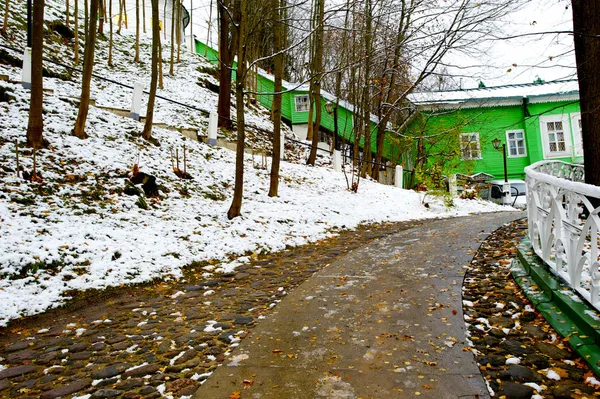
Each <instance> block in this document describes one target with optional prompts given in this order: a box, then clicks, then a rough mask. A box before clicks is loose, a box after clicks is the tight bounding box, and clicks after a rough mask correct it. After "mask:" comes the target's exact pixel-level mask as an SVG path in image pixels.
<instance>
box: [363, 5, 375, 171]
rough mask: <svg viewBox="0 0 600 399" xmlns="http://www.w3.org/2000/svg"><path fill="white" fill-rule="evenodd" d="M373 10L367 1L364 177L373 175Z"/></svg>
mask: <svg viewBox="0 0 600 399" xmlns="http://www.w3.org/2000/svg"><path fill="white" fill-rule="evenodd" d="M372 13H373V9H372V7H371V0H366V1H365V48H364V54H365V61H364V63H365V76H364V78H363V79H364V81H363V123H364V124H365V128H364V137H365V139H364V141H363V156H364V162H363V165H362V177H366V175H367V174H368V175H371V173H372V163H371V160H372V158H373V152H372V151H373V150H372V145H371V109H370V107H369V104H370V100H371V90H370V77H371V76H370V75H371V35H372V28H373V23H372V22H373V15H372Z"/></svg>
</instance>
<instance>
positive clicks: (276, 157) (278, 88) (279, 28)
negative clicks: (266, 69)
mask: <svg viewBox="0 0 600 399" xmlns="http://www.w3.org/2000/svg"><path fill="white" fill-rule="evenodd" d="M285 5H286V4H285V0H272V7H273V51H274V53H275V54H277V55H276V56H275V58H274V60H273V64H274V69H275V70H274V73H275V87H274V90H275V96H274V97H273V160H272V161H271V176H270V184H269V197H277V195H278V190H279V166H280V163H281V155H282V154H281V103H282V94H281V92H282V90H283V62H284V60H283V52H282V51H283V48H284V47H283V46H284V38H283V36H284V35H285V30H284V27H283V21H282V18H283V10H284V9H285Z"/></svg>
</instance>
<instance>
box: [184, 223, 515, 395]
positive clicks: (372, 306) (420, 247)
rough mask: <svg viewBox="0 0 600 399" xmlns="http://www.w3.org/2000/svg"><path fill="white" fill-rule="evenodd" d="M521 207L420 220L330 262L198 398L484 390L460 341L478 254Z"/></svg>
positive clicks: (252, 335)
mask: <svg viewBox="0 0 600 399" xmlns="http://www.w3.org/2000/svg"><path fill="white" fill-rule="evenodd" d="M521 216H522V214H521V213H498V214H484V215H477V216H471V217H466V218H458V219H444V220H433V221H426V222H423V225H422V226H420V227H418V228H411V229H407V230H403V231H400V232H398V233H396V234H392V235H388V236H386V237H383V238H382V239H380V240H377V241H375V242H372V243H370V244H369V245H366V246H364V247H362V248H360V249H357V250H355V251H352V252H350V253H348V254H347V255H345V256H343V257H340V258H338V259H336V260H335V261H334V262H333V263H332V264H330V265H328V266H327V267H325V268H323V269H322V270H320V271H319V272H317V273H316V274H315V275H313V276H312V277H311V278H310V279H309V280H307V281H306V282H304V283H303V284H302V285H301V286H299V287H298V288H297V289H295V290H294V291H293V292H292V293H290V294H289V295H288V296H287V297H286V298H285V299H283V300H282V301H281V303H280V304H278V306H277V307H276V311H275V313H274V314H273V315H271V316H269V318H268V319H267V320H264V321H263V322H261V323H259V324H258V325H257V326H256V328H255V329H253V330H252V332H251V333H250V335H249V336H248V337H247V338H246V339H245V340H244V341H243V342H242V343H241V345H240V346H239V348H237V349H236V350H235V351H234V352H233V353H232V356H231V358H230V360H229V361H228V363H226V365H225V366H223V367H220V368H218V369H217V370H216V371H215V372H214V374H213V375H212V376H211V377H210V378H209V379H208V380H207V381H206V382H205V383H204V385H202V387H201V388H200V389H199V390H198V391H197V393H196V394H195V396H194V398H195V399H201V398H215V399H216V398H238V397H242V398H244V397H247V398H261V399H266V398H295V399H302V398H307V399H308V398H393V397H395V398H401V397H413V396H421V397H428V398H457V397H471V398H485V397H489V395H488V391H487V389H486V386H485V383H484V381H483V379H482V377H481V375H480V373H479V369H478V367H477V364H476V363H475V361H474V359H473V354H472V353H471V351H470V350H467V349H466V348H465V347H466V346H467V343H466V342H465V323H464V321H463V312H462V296H461V288H462V282H463V278H464V274H465V269H466V266H467V265H469V263H470V261H471V259H472V257H473V253H474V250H475V249H476V248H477V247H478V246H479V245H480V243H481V242H482V241H483V240H484V239H485V238H486V236H487V235H488V234H490V233H491V232H492V231H494V230H495V229H497V228H498V227H500V226H502V224H504V223H506V222H509V221H511V220H513V219H515V218H517V217H521Z"/></svg>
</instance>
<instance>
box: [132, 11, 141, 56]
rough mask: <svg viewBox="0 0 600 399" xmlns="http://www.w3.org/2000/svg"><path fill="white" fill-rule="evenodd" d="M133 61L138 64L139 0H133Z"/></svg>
mask: <svg viewBox="0 0 600 399" xmlns="http://www.w3.org/2000/svg"><path fill="white" fill-rule="evenodd" d="M133 61H135V62H140V0H135V56H134V57H133Z"/></svg>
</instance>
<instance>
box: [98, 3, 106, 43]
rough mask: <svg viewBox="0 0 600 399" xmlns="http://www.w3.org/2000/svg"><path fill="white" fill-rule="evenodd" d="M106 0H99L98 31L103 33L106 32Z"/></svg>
mask: <svg viewBox="0 0 600 399" xmlns="http://www.w3.org/2000/svg"><path fill="white" fill-rule="evenodd" d="M104 6H105V4H104V0H99V1H98V33H99V34H101V35H103V34H104V14H106V12H105V11H104Z"/></svg>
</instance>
